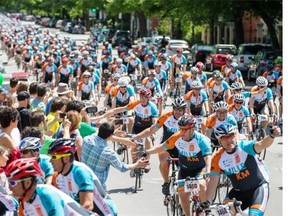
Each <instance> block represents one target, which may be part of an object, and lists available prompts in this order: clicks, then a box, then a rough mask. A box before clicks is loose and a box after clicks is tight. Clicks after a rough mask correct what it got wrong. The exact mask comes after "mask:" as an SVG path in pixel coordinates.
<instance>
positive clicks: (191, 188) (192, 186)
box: [184, 181, 200, 194]
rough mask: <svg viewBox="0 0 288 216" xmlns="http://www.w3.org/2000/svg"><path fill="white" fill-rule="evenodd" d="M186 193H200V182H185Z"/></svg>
mask: <svg viewBox="0 0 288 216" xmlns="http://www.w3.org/2000/svg"><path fill="white" fill-rule="evenodd" d="M184 191H185V192H192V193H194V194H197V193H199V191H200V185H199V184H198V181H185V185H184Z"/></svg>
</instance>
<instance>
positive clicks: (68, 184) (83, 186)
mask: <svg viewBox="0 0 288 216" xmlns="http://www.w3.org/2000/svg"><path fill="white" fill-rule="evenodd" d="M48 153H49V154H51V163H52V164H53V167H54V169H55V171H56V172H57V173H55V174H54V176H53V185H54V186H55V187H57V188H58V189H59V190H61V191H62V192H64V193H65V194H67V195H69V196H70V197H71V198H73V199H74V200H75V201H77V202H78V203H80V205H81V206H82V207H83V208H85V209H87V210H90V211H93V212H96V213H97V214H99V215H117V210H116V206H115V204H114V202H113V201H112V200H111V199H110V197H109V195H108V194H107V193H106V191H105V190H104V189H103V187H102V186H101V183H100V181H99V180H98V178H97V177H96V175H95V174H94V172H93V171H92V170H91V169H90V168H89V167H88V166H86V165H85V164H84V163H81V162H78V161H75V154H76V143H75V140H74V139H63V138H62V139H58V140H55V141H54V142H53V143H52V144H51V145H50V147H49V150H48Z"/></svg>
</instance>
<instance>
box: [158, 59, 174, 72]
mask: <svg viewBox="0 0 288 216" xmlns="http://www.w3.org/2000/svg"><path fill="white" fill-rule="evenodd" d="M160 63H161V70H164V71H166V72H168V71H169V70H170V69H171V67H172V65H171V63H170V62H168V61H166V62H165V63H163V62H162V61H160Z"/></svg>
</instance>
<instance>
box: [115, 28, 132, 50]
mask: <svg viewBox="0 0 288 216" xmlns="http://www.w3.org/2000/svg"><path fill="white" fill-rule="evenodd" d="M122 40H124V41H125V43H126V45H127V46H128V47H129V48H131V46H132V39H131V35H130V31H126V30H117V31H116V32H115V34H114V36H113V37H112V41H111V44H112V47H115V46H118V45H119V43H120V41H122Z"/></svg>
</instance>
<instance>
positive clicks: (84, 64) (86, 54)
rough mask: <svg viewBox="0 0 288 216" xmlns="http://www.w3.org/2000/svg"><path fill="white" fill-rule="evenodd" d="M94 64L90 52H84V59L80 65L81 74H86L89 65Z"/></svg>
mask: <svg viewBox="0 0 288 216" xmlns="http://www.w3.org/2000/svg"><path fill="white" fill-rule="evenodd" d="M91 62H92V59H91V57H90V56H89V52H88V51H86V50H84V51H83V52H82V58H81V59H80V61H79V64H80V72H81V74H82V73H84V72H85V71H86V69H87V67H88V65H89V64H90V63H91Z"/></svg>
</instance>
